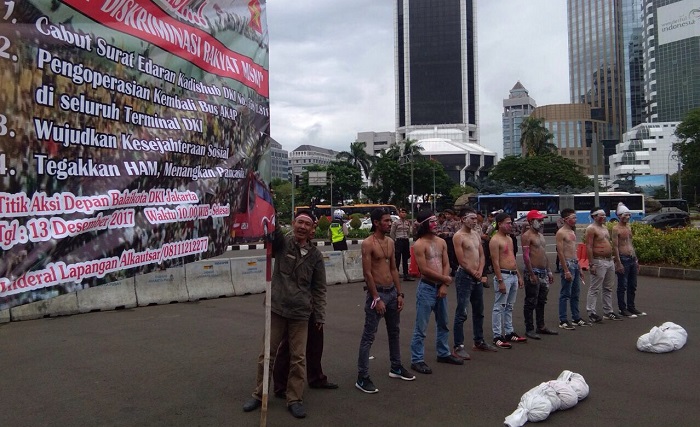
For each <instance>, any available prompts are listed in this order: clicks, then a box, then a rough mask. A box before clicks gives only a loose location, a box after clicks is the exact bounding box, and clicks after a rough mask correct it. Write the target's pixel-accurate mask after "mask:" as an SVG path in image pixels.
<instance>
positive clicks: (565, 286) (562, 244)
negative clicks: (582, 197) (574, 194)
mask: <svg viewBox="0 0 700 427" xmlns="http://www.w3.org/2000/svg"><path fill="white" fill-rule="evenodd" d="M561 218H562V220H563V223H564V225H562V227H561V228H560V229H559V230H557V236H556V241H557V258H558V259H559V265H560V266H561V272H560V274H561V290H560V291H559V328H561V329H567V330H574V329H576V326H582V327H585V326H591V324H590V322H587V321H585V320H583V319H582V318H581V315H580V312H579V308H578V304H579V294H580V292H581V285H582V284H583V281H582V280H581V265H580V264H579V261H578V257H577V255H576V247H577V240H576V211H575V210H573V209H571V208H565V209H562V211H561ZM567 305H568V306H570V307H571V319H572V321H571V322H570V321H569V317H568V314H567Z"/></svg>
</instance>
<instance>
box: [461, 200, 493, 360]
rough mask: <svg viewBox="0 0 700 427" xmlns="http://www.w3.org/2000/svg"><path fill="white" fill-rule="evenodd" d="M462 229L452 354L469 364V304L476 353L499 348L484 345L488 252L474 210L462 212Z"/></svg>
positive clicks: (468, 209)
mask: <svg viewBox="0 0 700 427" xmlns="http://www.w3.org/2000/svg"><path fill="white" fill-rule="evenodd" d="M460 217H461V219H462V228H460V229H459V230H458V231H457V232H456V233H455V235H454V237H453V238H452V241H453V243H454V247H455V256H456V257H457V262H458V263H459V267H458V268H457V273H456V274H455V286H456V288H457V309H456V310H455V321H454V327H453V328H452V329H453V333H454V343H455V345H454V347H453V349H452V354H453V355H454V356H456V357H460V358H462V359H464V360H469V359H470V357H469V354H468V353H467V350H466V349H465V348H464V322H465V321H466V320H467V302H471V305H472V329H473V334H474V346H473V347H472V350H477V351H496V347H494V346H492V345H491V344H487V343H486V342H485V341H484V287H483V285H482V278H483V279H484V280H486V276H483V277H482V275H483V271H484V264H485V263H486V260H485V258H484V248H483V246H482V244H481V227H480V226H479V224H478V223H477V216H476V212H474V209H471V208H465V209H463V210H462V211H461V212H460Z"/></svg>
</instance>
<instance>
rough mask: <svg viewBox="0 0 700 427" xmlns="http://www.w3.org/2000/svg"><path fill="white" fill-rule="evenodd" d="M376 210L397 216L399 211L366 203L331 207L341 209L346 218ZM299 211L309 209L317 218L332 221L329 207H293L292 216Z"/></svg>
mask: <svg viewBox="0 0 700 427" xmlns="http://www.w3.org/2000/svg"><path fill="white" fill-rule="evenodd" d="M376 208H384V209H387V210H388V212H389V213H390V214H391V215H398V214H399V210H398V209H396V206H394V205H387V204H382V203H366V204H362V203H358V204H354V205H341V206H333V210H336V209H342V210H343V211H344V212H345V215H347V216H350V215H352V214H361V215H368V214H370V213H371V212H372V210H374V209H376ZM299 209H311V210H312V211H313V213H314V215H316V217H317V218H320V217H321V215H325V216H326V217H327V218H328V219H329V220H332V219H333V212H331V206H330V205H316V206H314V207H313V208H311V207H310V206H295V207H294V214H295V215H296V213H297V212H298V211H299Z"/></svg>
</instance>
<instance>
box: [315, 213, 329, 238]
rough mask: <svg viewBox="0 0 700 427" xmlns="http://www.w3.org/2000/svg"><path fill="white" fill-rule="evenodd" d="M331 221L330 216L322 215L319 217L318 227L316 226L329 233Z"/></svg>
mask: <svg viewBox="0 0 700 427" xmlns="http://www.w3.org/2000/svg"><path fill="white" fill-rule="evenodd" d="M330 225H331V222H330V221H329V220H328V217H326V216H325V215H321V218H319V219H318V227H316V229H317V230H321V232H323V233H324V234H328V227H330Z"/></svg>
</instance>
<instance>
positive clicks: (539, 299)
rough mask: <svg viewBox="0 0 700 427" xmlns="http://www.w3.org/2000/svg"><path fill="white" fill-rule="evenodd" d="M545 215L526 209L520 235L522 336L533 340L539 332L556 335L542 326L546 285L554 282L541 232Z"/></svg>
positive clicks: (535, 210) (546, 291) (536, 338)
mask: <svg viewBox="0 0 700 427" xmlns="http://www.w3.org/2000/svg"><path fill="white" fill-rule="evenodd" d="M545 218H547V216H546V215H543V214H542V213H541V212H540V211H538V210H537V209H532V210H531V211H530V212H528V213H527V218H526V219H527V222H528V224H529V225H530V227H529V228H528V230H527V231H526V232H525V233H523V235H522V236H521V238H520V239H521V244H522V245H523V262H524V264H525V272H524V273H523V275H524V276H525V305H524V307H523V316H524V317H525V336H526V337H528V338H532V339H535V340H539V339H540V334H542V335H559V332H556V331H553V330H551V329H549V328H548V327H547V326H545V322H544V306H545V305H546V304H547V295H548V294H549V286H550V285H551V284H552V283H554V274H552V271H551V270H550V269H549V259H548V258H547V251H546V247H547V242H546V241H545V239H544V234H542V227H543V223H542V220H544V219H545ZM533 311H534V312H535V321H536V323H537V329H535V325H534V323H533V321H532V313H533Z"/></svg>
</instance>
